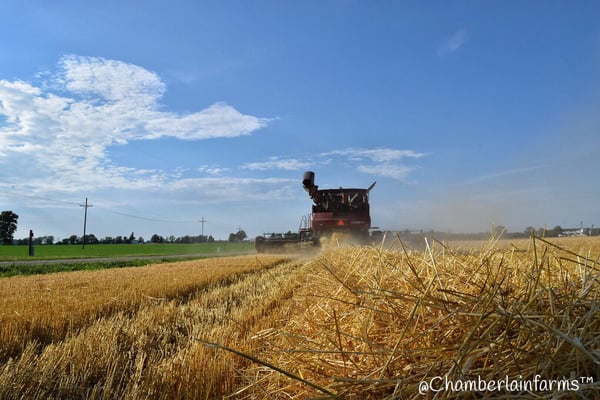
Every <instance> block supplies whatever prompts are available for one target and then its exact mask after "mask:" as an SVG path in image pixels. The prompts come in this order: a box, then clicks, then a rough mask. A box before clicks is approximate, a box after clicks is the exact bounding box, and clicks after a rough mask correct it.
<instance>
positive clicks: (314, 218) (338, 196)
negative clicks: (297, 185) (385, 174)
mask: <svg viewBox="0 0 600 400" xmlns="http://www.w3.org/2000/svg"><path fill="white" fill-rule="evenodd" d="M375 183H376V182H373V184H372V185H371V186H369V187H368V188H367V189H346V188H341V187H340V188H339V189H321V190H319V187H318V186H317V185H315V173H314V172H312V171H307V172H305V173H304V176H303V177H302V185H303V186H304V190H306V191H307V192H308V195H309V197H310V198H311V199H312V200H313V206H312V213H311V214H310V226H309V224H308V220H307V219H306V217H303V220H302V222H301V223H300V228H299V230H298V234H286V235H278V234H271V235H263V236H258V237H257V238H256V242H255V243H256V250H257V251H258V252H259V253H263V252H275V251H281V250H284V251H285V250H291V249H292V248H294V247H296V248H297V247H298V246H300V247H302V246H305V245H315V246H318V245H319V244H320V240H321V238H322V237H326V236H330V235H332V234H333V233H342V234H347V235H349V236H351V237H352V238H354V239H356V240H358V241H361V242H363V241H367V239H368V238H369V230H370V229H371V215H370V211H369V192H370V191H371V189H373V187H374V186H375Z"/></svg>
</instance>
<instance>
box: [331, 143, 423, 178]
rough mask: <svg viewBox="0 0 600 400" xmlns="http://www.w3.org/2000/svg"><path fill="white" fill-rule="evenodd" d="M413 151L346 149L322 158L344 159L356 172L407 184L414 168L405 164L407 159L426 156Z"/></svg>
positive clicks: (380, 148) (332, 152) (335, 151)
mask: <svg viewBox="0 0 600 400" xmlns="http://www.w3.org/2000/svg"><path fill="white" fill-rule="evenodd" d="M427 155H428V154H427V153H420V152H416V151H413V150H400V149H392V148H382V147H379V148H374V149H364V148H348V149H341V150H334V151H330V152H327V153H322V154H321V156H322V157H334V158H339V157H341V158H342V159H346V160H347V161H349V162H351V164H352V165H353V166H354V168H355V169H356V171H358V172H362V173H365V174H370V175H375V176H381V177H385V178H391V179H395V180H397V181H400V182H405V183H406V182H408V181H409V175H410V173H411V172H413V171H414V170H415V169H416V167H411V166H408V165H407V164H406V162H407V159H419V158H422V157H425V156H427Z"/></svg>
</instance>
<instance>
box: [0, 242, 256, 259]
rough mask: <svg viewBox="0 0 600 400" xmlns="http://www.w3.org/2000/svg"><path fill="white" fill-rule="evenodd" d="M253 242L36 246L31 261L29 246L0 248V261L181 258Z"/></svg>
mask: <svg viewBox="0 0 600 400" xmlns="http://www.w3.org/2000/svg"><path fill="white" fill-rule="evenodd" d="M252 250H254V243H253V242H243V243H230V242H215V243H197V244H181V243H169V244H97V245H89V244H88V245H86V246H85V249H82V246H81V245H66V246H64V245H41V246H35V248H34V251H35V255H34V256H33V257H29V248H28V246H0V261H27V260H60V259H69V258H99V257H111V258H113V257H138V256H168V255H180V254H190V255H196V254H214V253H225V254H226V253H235V252H250V251H252Z"/></svg>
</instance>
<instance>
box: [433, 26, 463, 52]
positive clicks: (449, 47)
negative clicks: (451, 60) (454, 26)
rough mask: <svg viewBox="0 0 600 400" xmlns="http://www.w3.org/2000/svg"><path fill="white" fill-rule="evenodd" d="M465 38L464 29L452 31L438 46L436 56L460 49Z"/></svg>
mask: <svg viewBox="0 0 600 400" xmlns="http://www.w3.org/2000/svg"><path fill="white" fill-rule="evenodd" d="M467 38H468V35H467V30H466V29H461V30H458V31H456V32H454V34H453V35H452V36H450V37H449V38H447V39H446V40H444V42H443V43H442V44H441V45H440V46H439V47H438V49H437V54H438V56H440V57H441V56H444V55H446V54H449V53H453V52H455V51H456V50H458V49H460V48H461V47H462V46H463V45H464V44H465V43H466V41H467Z"/></svg>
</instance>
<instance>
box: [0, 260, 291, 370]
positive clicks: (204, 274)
mask: <svg viewBox="0 0 600 400" xmlns="http://www.w3.org/2000/svg"><path fill="white" fill-rule="evenodd" d="M283 261H285V257H283V256H240V257H223V258H210V259H203V260H194V261H186V262H174V263H164V264H157V265H150V266H147V267H143V268H122V269H110V270H101V271H91V272H89V271H82V272H67V273H57V274H49V275H39V276H25V277H22V276H20V277H12V278H6V279H0V293H2V295H1V296H0V362H1V361H4V360H6V359H7V358H8V357H15V356H18V355H19V353H20V352H21V351H23V350H24V344H26V343H28V342H30V341H38V342H40V343H42V344H48V343H52V342H56V341H59V340H62V339H64V338H65V337H66V336H68V335H73V334H75V333H77V332H78V331H79V330H80V329H82V328H85V327H86V326H89V325H90V324H92V323H93V322H94V321H96V320H98V319H101V318H108V317H110V316H111V315H114V314H116V313H123V314H133V313H135V312H136V311H137V310H138V309H139V307H141V306H143V305H145V304H152V303H155V302H156V301H164V300H170V299H176V300H177V301H179V302H182V301H185V300H186V298H187V296H189V295H191V294H193V293H194V292H196V291H197V290H198V289H200V288H202V287H204V286H206V285H209V284H211V283H214V282H219V281H222V280H224V279H232V277H235V275H237V274H242V273H251V272H254V271H258V270H260V269H263V268H267V267H271V266H274V265H277V264H278V263H281V262H283Z"/></svg>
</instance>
